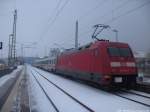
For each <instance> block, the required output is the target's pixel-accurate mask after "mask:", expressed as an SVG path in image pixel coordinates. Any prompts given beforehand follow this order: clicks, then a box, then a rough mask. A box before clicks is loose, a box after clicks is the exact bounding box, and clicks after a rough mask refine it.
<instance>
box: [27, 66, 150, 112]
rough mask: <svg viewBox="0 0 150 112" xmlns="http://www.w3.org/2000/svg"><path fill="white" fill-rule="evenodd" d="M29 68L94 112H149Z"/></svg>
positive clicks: (146, 108)
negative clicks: (126, 111)
mask: <svg viewBox="0 0 150 112" xmlns="http://www.w3.org/2000/svg"><path fill="white" fill-rule="evenodd" d="M29 68H31V69H36V70H37V71H38V72H40V73H41V74H42V75H44V76H45V77H47V78H48V79H50V80H51V81H53V82H54V83H55V84H57V85H58V86H60V87H61V88H63V89H64V90H65V91H67V92H68V93H69V94H71V95H73V96H74V97H76V98H77V99H79V100H80V101H82V102H83V103H84V104H86V105H88V106H89V107H91V108H92V109H94V110H95V112H101V111H103V112H118V111H120V112H121V111H123V110H131V111H139V110H141V112H147V111H150V108H149V107H146V106H143V105H141V104H137V103H135V102H132V101H129V100H126V99H123V98H120V97H118V96H115V95H113V94H110V93H107V92H105V91H102V90H99V89H96V88H93V87H90V86H88V85H84V84H81V83H79V82H75V81H72V80H69V79H65V78H63V77H60V76H57V75H53V74H52V73H48V72H45V71H43V70H40V69H37V68H33V67H31V66H29ZM44 83H45V82H44ZM45 85H46V84H45ZM46 87H47V86H46ZM48 88H49V87H48ZM59 100H60V101H61V100H63V99H62V98H61V97H60V99H59ZM64 103H65V102H64ZM67 106H68V107H69V106H71V105H70V104H68V105H67ZM76 112H77V111H76ZM79 112H80V111H79Z"/></svg>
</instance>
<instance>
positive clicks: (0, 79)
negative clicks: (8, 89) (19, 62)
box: [0, 66, 22, 87]
mask: <svg viewBox="0 0 150 112" xmlns="http://www.w3.org/2000/svg"><path fill="white" fill-rule="evenodd" d="M21 68H22V66H18V67H17V69H16V70H14V71H13V72H12V73H10V74H6V75H4V76H3V77H1V78H0V87H1V86H3V85H4V84H5V83H6V82H7V81H8V80H9V79H11V78H14V77H15V76H16V72H17V71H19V70H20V69H21Z"/></svg>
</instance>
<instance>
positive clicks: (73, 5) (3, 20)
mask: <svg viewBox="0 0 150 112" xmlns="http://www.w3.org/2000/svg"><path fill="white" fill-rule="evenodd" d="M15 8H16V9H17V10H18V20H17V54H18V55H20V53H21V50H20V49H21V47H20V44H21V43H25V44H29V43H28V42H37V45H34V47H36V48H32V49H31V48H30V49H25V55H26V56H35V55H38V56H43V55H45V54H46V53H48V49H49V48H53V47H57V46H56V45H54V43H58V44H60V45H61V46H63V47H65V48H70V47H73V46H74V32H75V21H76V20H77V19H78V20H79V43H80V44H81V45H83V44H86V43H88V42H90V41H92V39H91V34H92V33H93V29H92V26H93V25H95V24H98V23H105V24H108V25H110V26H111V27H112V28H115V29H117V30H119V40H120V41H122V42H127V43H129V44H130V46H131V47H132V49H133V50H134V51H146V52H147V51H150V0H0V41H3V42H4V49H3V51H0V52H1V54H2V55H3V57H4V56H7V51H8V36H9V34H10V33H12V23H13V11H14V9H15ZM99 38H105V39H109V40H112V41H115V34H114V33H113V32H111V31H109V30H106V31H104V32H103V33H102V34H101V35H100V37H99Z"/></svg>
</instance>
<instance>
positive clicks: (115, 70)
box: [56, 40, 137, 86]
mask: <svg viewBox="0 0 150 112" xmlns="http://www.w3.org/2000/svg"><path fill="white" fill-rule="evenodd" d="M56 72H58V73H62V74H65V75H68V76H71V77H75V78H78V79H82V80H87V81H92V82H94V83H98V84H100V85H106V86H111V85H125V86H131V85H134V84H135V83H136V77H137V68H136V64H135V59H134V56H133V53H132V51H131V48H130V47H129V45H128V44H126V43H121V42H109V41H106V40H102V41H96V42H93V43H90V44H88V45H85V46H83V47H80V48H78V49H72V50H68V51H65V52H63V53H62V54H61V55H60V56H58V60H57V63H56Z"/></svg>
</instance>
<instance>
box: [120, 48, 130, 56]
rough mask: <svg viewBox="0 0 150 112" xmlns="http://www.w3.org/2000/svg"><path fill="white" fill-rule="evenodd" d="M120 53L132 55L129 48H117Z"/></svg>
mask: <svg viewBox="0 0 150 112" xmlns="http://www.w3.org/2000/svg"><path fill="white" fill-rule="evenodd" d="M119 50H120V55H121V56H123V57H132V53H131V50H130V49H129V48H119Z"/></svg>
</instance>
